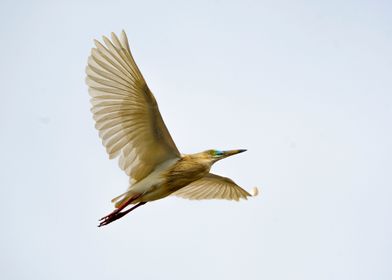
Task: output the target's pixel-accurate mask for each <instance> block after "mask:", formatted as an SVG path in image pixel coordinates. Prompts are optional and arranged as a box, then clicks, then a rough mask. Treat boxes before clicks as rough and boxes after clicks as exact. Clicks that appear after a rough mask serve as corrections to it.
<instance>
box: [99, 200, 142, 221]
mask: <svg viewBox="0 0 392 280" xmlns="http://www.w3.org/2000/svg"><path fill="white" fill-rule="evenodd" d="M146 203H147V202H139V203H138V204H136V205H135V206H133V207H132V208H129V209H128V210H126V211H123V212H120V211H121V210H122V209H123V208H121V209H120V208H118V209H116V210H114V211H113V212H112V213H110V214H109V215H107V216H105V217H103V218H102V219H100V221H102V222H101V223H100V224H99V225H98V227H101V226H106V225H108V224H110V223H111V222H114V221H115V220H118V219H120V218H121V217H123V216H125V215H126V214H128V213H129V212H131V211H132V210H135V209H136V208H138V207H139V206H142V205H144V204H146Z"/></svg>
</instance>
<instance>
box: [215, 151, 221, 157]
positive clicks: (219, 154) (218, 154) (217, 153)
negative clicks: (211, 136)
mask: <svg viewBox="0 0 392 280" xmlns="http://www.w3.org/2000/svg"><path fill="white" fill-rule="evenodd" d="M221 155H223V152H222V151H215V156H221Z"/></svg>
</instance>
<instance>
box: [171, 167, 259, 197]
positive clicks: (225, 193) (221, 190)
mask: <svg viewBox="0 0 392 280" xmlns="http://www.w3.org/2000/svg"><path fill="white" fill-rule="evenodd" d="M172 195H175V196H179V197H182V198H187V199H196V200H200V199H227V200H237V201H238V200H240V199H241V198H243V199H247V197H248V196H252V195H251V194H250V193H248V192H247V191H245V190H244V189H243V188H241V187H240V186H238V185H237V184H236V183H234V182H233V180H231V179H229V178H226V177H222V176H218V175H215V174H212V173H208V174H207V175H206V176H204V177H203V178H201V179H199V180H196V181H194V182H192V183H190V184H189V185H187V186H186V187H183V188H182V189H180V190H178V191H176V192H174V193H173V194H172Z"/></svg>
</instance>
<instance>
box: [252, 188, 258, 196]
mask: <svg viewBox="0 0 392 280" xmlns="http://www.w3.org/2000/svg"><path fill="white" fill-rule="evenodd" d="M251 195H252V197H256V196H258V195H259V189H258V188H257V187H254V188H253V189H252V190H251Z"/></svg>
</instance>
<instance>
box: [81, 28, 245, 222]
mask: <svg viewBox="0 0 392 280" xmlns="http://www.w3.org/2000/svg"><path fill="white" fill-rule="evenodd" d="M103 40H104V42H105V45H106V47H105V46H104V45H102V44H101V43H99V42H98V41H95V43H96V48H93V49H92V54H91V56H90V57H89V60H88V66H87V70H86V72H87V84H88V86H89V92H90V95H91V96H92V99H91V103H92V105H93V108H92V112H93V115H94V120H95V121H96V128H97V129H98V130H99V135H100V137H101V138H102V141H103V144H104V146H105V147H106V150H107V152H108V153H109V156H110V158H115V157H119V165H120V168H121V169H123V170H124V171H125V172H126V174H127V175H129V176H130V186H129V187H128V190H127V191H126V192H125V193H123V194H121V195H120V196H118V197H116V198H114V199H113V200H112V202H114V203H115V207H116V209H115V210H114V211H113V212H112V213H110V214H109V215H107V216H105V217H103V218H102V219H101V220H102V222H101V224H100V226H102V225H107V224H109V223H111V222H112V221H114V220H117V219H119V218H121V217H122V216H124V215H125V214H127V213H129V212H130V211H132V210H133V209H135V208H137V207H139V206H141V205H143V204H145V203H147V202H149V201H154V200H157V199H161V198H164V197H166V196H168V195H171V194H174V195H176V196H180V197H184V198H189V199H212V198H217V199H233V200H239V199H240V198H244V199H246V198H247V197H248V196H251V195H250V194H249V193H248V192H246V191H245V190H243V189H242V188H241V187H239V186H238V185H237V184H235V183H234V182H233V181H232V180H231V179H229V178H225V177H221V176H218V175H214V174H212V173H210V169H211V166H212V165H213V164H214V163H215V162H216V161H218V160H220V159H223V158H225V157H228V156H231V155H234V154H237V153H240V152H243V151H245V150H230V151H218V150H207V151H204V152H201V153H196V154H188V155H182V154H180V152H179V151H178V149H177V147H176V145H175V143H174V141H173V140H172V138H171V136H170V134H169V132H168V130H167V128H166V125H165V124H164V122H163V119H162V117H161V115H160V112H159V109H158V105H157V102H156V100H155V98H154V96H153V94H152V93H151V91H150V90H149V88H148V86H147V84H146V82H145V81H144V78H143V76H142V74H141V73H140V71H139V69H138V67H137V66H136V63H135V61H134V60H133V57H132V55H131V51H130V48H129V45H128V40H127V37H126V35H125V33H124V32H122V34H121V40H120V39H119V38H118V37H117V36H116V35H115V34H113V33H112V41H110V40H109V39H107V38H106V37H103ZM131 204H136V205H135V206H133V207H132V208H130V209H128V210H124V208H126V207H127V206H128V205H131ZM123 210H124V211H123Z"/></svg>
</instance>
